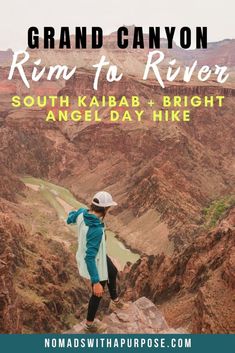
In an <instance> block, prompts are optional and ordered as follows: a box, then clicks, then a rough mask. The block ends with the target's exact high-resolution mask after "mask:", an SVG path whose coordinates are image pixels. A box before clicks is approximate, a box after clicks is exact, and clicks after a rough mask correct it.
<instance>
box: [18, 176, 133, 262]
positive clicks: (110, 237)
mask: <svg viewBox="0 0 235 353" xmlns="http://www.w3.org/2000/svg"><path fill="white" fill-rule="evenodd" d="M21 180H22V181H23V182H24V183H25V184H26V185H27V186H28V187H30V188H32V189H34V190H35V191H37V192H40V194H41V195H42V196H43V198H44V199H45V200H46V201H47V202H48V203H49V204H50V205H51V206H52V207H53V208H54V209H55V211H56V213H57V215H58V217H59V218H60V219H63V220H64V221H65V222H66V218H67V214H68V211H70V210H74V209H75V210H76V209H78V208H80V207H84V206H85V205H84V204H82V203H81V202H79V201H78V200H76V199H75V197H74V196H73V195H72V194H71V192H70V191H69V190H67V189H66V188H64V187H61V186H58V185H55V184H52V183H50V182H48V181H45V180H42V179H37V178H33V177H23V178H21ZM68 227H69V228H70V229H71V232H73V233H74V231H73V229H72V228H73V226H68ZM74 234H75V233H74ZM106 234H107V252H108V254H109V255H110V256H111V257H112V258H114V259H116V260H117V262H118V263H119V265H120V266H121V268H123V267H124V265H125V264H126V262H127V261H130V262H132V263H134V262H135V261H137V260H138V259H139V254H136V253H133V252H132V251H131V250H130V249H127V248H126V247H125V246H124V244H123V243H122V242H121V241H120V240H118V239H117V238H116V236H115V234H114V233H113V232H112V231H110V230H107V231H106ZM75 236H77V235H75Z"/></svg>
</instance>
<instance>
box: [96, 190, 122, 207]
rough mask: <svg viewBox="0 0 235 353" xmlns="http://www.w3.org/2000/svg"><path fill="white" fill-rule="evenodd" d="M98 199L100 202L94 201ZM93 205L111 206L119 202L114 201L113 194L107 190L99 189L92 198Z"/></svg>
mask: <svg viewBox="0 0 235 353" xmlns="http://www.w3.org/2000/svg"><path fill="white" fill-rule="evenodd" d="M94 199H97V200H98V202H96V201H94ZM92 203H93V205H96V206H100V207H110V206H117V202H115V201H113V198H112V195H110V193H108V192H106V191H99V192H97V193H96V194H95V195H94V196H93V199H92Z"/></svg>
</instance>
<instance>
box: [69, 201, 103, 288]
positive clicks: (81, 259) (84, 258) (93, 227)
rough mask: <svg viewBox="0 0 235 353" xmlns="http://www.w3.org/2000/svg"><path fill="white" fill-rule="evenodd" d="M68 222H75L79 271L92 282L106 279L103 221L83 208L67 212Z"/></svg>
mask: <svg viewBox="0 0 235 353" xmlns="http://www.w3.org/2000/svg"><path fill="white" fill-rule="evenodd" d="M67 223H68V224H73V223H77V226H78V250H77V253H76V260H77V264H78V269H79V273H80V275H81V276H83V277H85V278H89V279H90V280H91V282H92V283H98V282H100V281H105V280H107V279H108V271H107V257H106V242H105V232H104V223H103V222H102V221H101V220H100V219H99V218H98V217H96V216H95V215H94V214H91V213H89V212H88V210H87V209H85V208H80V209H79V210H77V211H72V212H70V213H69V215H68V218H67Z"/></svg>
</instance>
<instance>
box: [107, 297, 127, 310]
mask: <svg viewBox="0 0 235 353" xmlns="http://www.w3.org/2000/svg"><path fill="white" fill-rule="evenodd" d="M128 307H129V304H128V303H125V302H124V301H123V300H122V299H118V300H111V302H110V304H109V309H110V310H112V311H115V310H116V309H127V308H128Z"/></svg>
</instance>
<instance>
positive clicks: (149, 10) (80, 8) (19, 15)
mask: <svg viewBox="0 0 235 353" xmlns="http://www.w3.org/2000/svg"><path fill="white" fill-rule="evenodd" d="M234 14H235V0H220V1H218V0H178V1H175V0H161V1H158V0H83V1H80V0H66V1H61V0H38V1H33V0H21V1H20V0H5V1H4V2H2V4H1V12H0V29H1V34H0V49H7V48H12V49H14V50H16V49H24V48H25V47H26V46H27V40H26V38H27V29H28V27H30V26H37V27H39V28H40V29H41V28H42V27H44V26H53V27H55V28H56V29H58V28H60V27H61V26H69V27H71V29H73V27H75V26H87V27H91V26H100V27H102V28H103V30H104V32H105V33H110V32H112V31H114V30H115V29H117V28H118V27H119V26H121V25H123V24H125V25H132V24H135V25H136V26H143V27H148V26H154V27H155V26H162V27H164V26H176V27H183V26H189V27H192V28H193V27H195V26H207V27H208V40H209V41H218V40H222V39H225V38H234V37H235V24H234V23H235V20H234V19H235V16H234ZM71 32H72V31H71ZM176 42H177V38H176Z"/></svg>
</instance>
